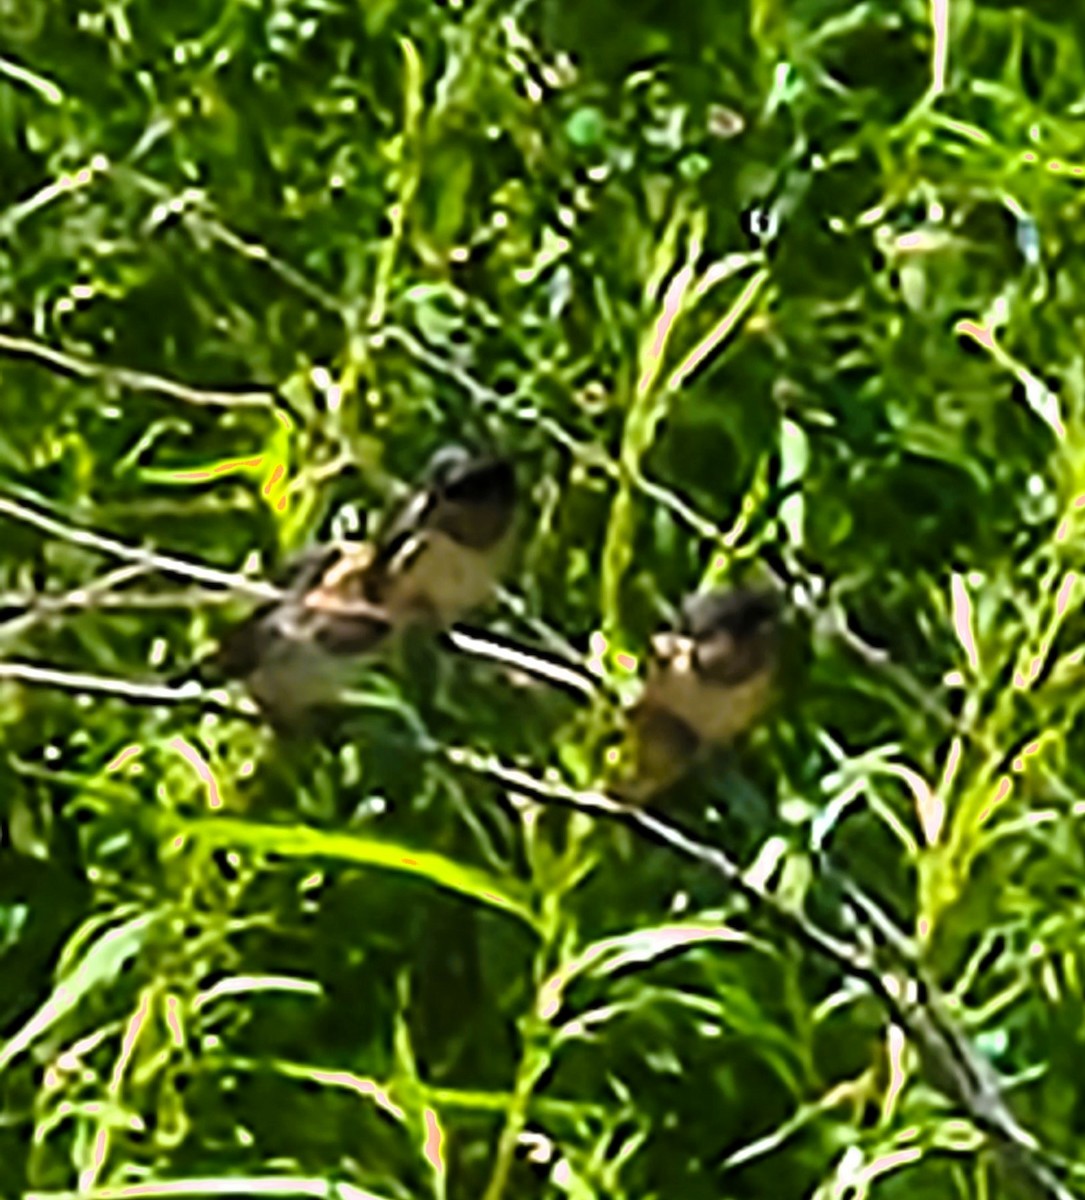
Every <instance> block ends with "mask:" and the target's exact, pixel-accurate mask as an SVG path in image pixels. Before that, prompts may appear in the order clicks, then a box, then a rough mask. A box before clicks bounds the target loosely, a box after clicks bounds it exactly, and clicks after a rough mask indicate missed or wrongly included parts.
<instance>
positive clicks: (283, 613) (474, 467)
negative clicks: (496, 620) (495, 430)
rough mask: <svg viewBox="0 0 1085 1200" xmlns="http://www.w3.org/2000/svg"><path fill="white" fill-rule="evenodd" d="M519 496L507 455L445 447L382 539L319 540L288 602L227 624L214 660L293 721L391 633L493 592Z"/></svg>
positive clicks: (449, 616)
mask: <svg viewBox="0 0 1085 1200" xmlns="http://www.w3.org/2000/svg"><path fill="white" fill-rule="evenodd" d="M516 499H517V489H516V477H515V472H514V470H513V467H512V464H511V463H510V462H508V460H506V459H503V458H498V457H482V456H476V455H472V454H470V453H469V452H468V451H467V450H465V449H463V448H462V447H459V446H446V447H444V448H442V449H441V450H439V451H438V452H437V453H436V454H435V455H434V456H433V458H432V459H431V460H430V463H429V465H428V467H427V469H426V472H425V475H424V477H423V480H422V483H421V486H420V487H418V488H417V489H416V490H415V491H414V492H413V493H412V495H411V496H410V497H409V498H408V499H407V500H406V502H405V503H404V504H403V505H402V507H401V508H400V509H399V510H398V511H397V512H396V513H395V514H394V516H393V517H392V519H391V520H390V521H389V522H388V523H387V524H386V526H385V528H384V529H383V530H382V531H381V532H380V533H379V535H378V537H377V539H376V541H375V542H374V543H361V544H358V543H335V544H332V545H327V546H315V547H312V548H311V549H310V550H308V551H305V552H304V553H303V554H302V555H300V556H299V557H298V558H296V559H295V560H293V562H292V563H290V564H288V566H287V568H286V570H287V572H289V576H290V577H289V582H288V583H287V585H286V590H285V594H284V596H283V597H282V599H280V600H278V601H274V602H272V603H271V604H268V605H264V606H262V607H261V608H260V609H258V610H257V611H256V612H255V613H253V614H252V615H251V616H249V617H248V618H246V619H245V620H244V621H242V622H241V623H240V624H238V625H237V626H235V627H234V628H233V629H231V630H229V631H228V632H227V633H226V635H225V636H224V637H223V639H222V641H221V642H220V644H219V648H218V650H217V652H216V653H215V654H214V655H213V656H212V659H211V663H212V665H213V666H214V667H215V668H216V669H217V670H218V671H220V672H221V673H222V674H224V675H226V676H227V677H230V678H240V679H243V680H244V682H245V684H246V687H247V688H248V690H249V692H250V693H251V694H252V696H253V698H254V699H255V700H256V702H257V704H258V705H259V706H260V708H261V710H262V711H263V712H264V714H265V715H266V716H267V717H268V719H269V720H270V721H271V722H272V723H273V724H275V725H277V726H280V727H291V726H296V725H297V724H298V723H299V721H300V720H301V719H303V718H304V716H305V715H306V714H307V713H309V712H310V711H312V710H313V709H314V708H318V707H321V706H323V705H326V704H330V703H334V702H335V700H336V699H337V698H338V696H339V694H340V693H341V692H342V690H343V688H344V687H345V686H346V685H347V684H348V683H349V680H350V677H351V676H352V674H354V673H355V672H356V670H357V664H358V661H359V660H360V659H361V658H364V657H365V656H366V655H369V654H371V653H373V652H374V651H376V650H377V649H378V648H380V647H381V646H382V645H383V643H384V642H385V640H386V639H387V638H388V637H389V635H392V634H395V633H397V632H399V631H400V630H402V629H403V628H405V627H406V626H408V625H412V624H419V623H424V624H427V625H430V626H433V627H436V628H441V629H444V628H447V627H448V626H449V625H451V624H453V623H454V622H455V621H457V620H458V619H459V618H460V617H461V616H463V615H465V614H466V613H467V612H469V611H470V610H471V609H473V608H475V607H477V606H478V605H479V604H481V603H483V602H484V601H485V600H486V599H487V598H488V597H489V595H490V593H491V591H492V589H493V586H494V583H495V580H496V577H497V574H498V573H499V572H500V570H501V568H502V566H503V564H504V561H505V559H506V557H507V554H508V551H509V544H510V542H511V535H512V526H513V520H514V517H515V510H516Z"/></svg>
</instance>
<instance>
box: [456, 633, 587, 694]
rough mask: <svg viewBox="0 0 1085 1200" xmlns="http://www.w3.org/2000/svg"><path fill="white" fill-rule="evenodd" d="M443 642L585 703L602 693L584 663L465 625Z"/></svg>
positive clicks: (460, 651) (463, 652) (468, 654)
mask: <svg viewBox="0 0 1085 1200" xmlns="http://www.w3.org/2000/svg"><path fill="white" fill-rule="evenodd" d="M444 641H445V642H446V643H447V644H448V645H449V646H450V648H451V649H453V650H455V651H457V652H458V653H460V654H465V655H467V656H469V657H471V658H481V659H484V660H486V661H487V662H492V663H496V664H497V665H498V666H502V667H506V668H508V669H509V670H513V671H520V672H522V673H523V674H525V675H530V676H531V677H532V678H533V679H537V680H539V681H540V682H541V683H547V684H550V685H551V686H552V687H557V688H561V689H562V690H563V691H568V692H573V693H575V694H576V695H578V696H580V697H582V698H583V699H585V700H592V699H594V698H595V697H596V696H597V695H598V694H599V691H600V687H601V681H600V680H598V679H596V678H595V676H594V675H592V674H591V672H590V671H588V669H587V668H586V667H584V666H583V665H582V664H581V663H578V662H572V661H570V660H568V659H565V658H561V657H559V656H558V655H556V654H551V653H549V652H548V651H545V650H539V649H535V648H533V647H531V646H526V645H524V644H523V643H522V642H519V641H515V640H514V639H512V638H504V637H499V636H498V635H497V634H493V633H490V632H488V631H487V630H482V629H470V628H469V627H467V626H466V625H454V626H453V627H452V628H451V629H450V630H449V631H448V633H447V634H446V635H445V638H444Z"/></svg>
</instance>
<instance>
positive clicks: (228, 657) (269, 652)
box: [208, 543, 394, 730]
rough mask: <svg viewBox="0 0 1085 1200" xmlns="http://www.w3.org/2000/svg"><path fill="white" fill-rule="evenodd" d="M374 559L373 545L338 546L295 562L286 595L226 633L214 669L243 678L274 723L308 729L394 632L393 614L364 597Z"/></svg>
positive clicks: (313, 550)
mask: <svg viewBox="0 0 1085 1200" xmlns="http://www.w3.org/2000/svg"><path fill="white" fill-rule="evenodd" d="M374 555H375V547H374V546H373V545H372V544H371V543H358V544H351V543H336V544H331V545H323V546H314V547H310V548H309V549H308V550H306V551H303V552H302V554H300V555H298V556H296V557H295V558H294V559H292V560H290V561H289V562H288V563H287V564H286V565H285V566H284V569H283V572H282V576H283V577H284V578H285V586H284V592H283V595H282V597H281V598H280V599H278V600H274V601H271V602H269V603H268V604H265V605H261V607H260V608H258V609H257V610H256V611H255V612H254V613H252V614H251V615H250V616H248V617H246V618H245V619H244V620H242V621H240V622H239V623H238V624H236V625H234V626H232V627H231V628H230V629H228V630H227V631H226V632H225V633H224V635H223V636H222V638H221V639H220V641H219V644H218V647H217V649H216V650H215V652H214V653H213V654H212V655H211V656H210V659H209V664H208V665H209V666H210V668H211V670H212V672H213V673H217V674H220V675H222V676H225V677H226V678H228V679H240V680H241V681H242V682H243V683H244V684H245V687H246V689H247V690H248V692H249V694H250V695H251V696H252V698H253V699H254V700H255V701H256V704H257V706H258V707H259V708H260V710H261V712H262V713H263V715H264V716H265V717H266V718H267V719H268V721H269V722H270V723H271V724H272V725H273V726H276V727H278V728H280V729H282V730H287V729H298V728H300V727H303V726H304V724H305V723H306V718H307V717H308V716H309V715H310V714H311V713H312V712H313V711H314V710H316V709H319V708H321V707H323V706H325V705H328V704H332V703H334V702H335V700H336V699H337V698H338V697H339V695H340V693H341V692H342V690H343V688H344V687H345V686H346V685H347V684H348V683H349V681H350V678H351V676H352V675H353V674H354V673H355V671H356V668H357V663H358V660H359V659H360V658H362V657H363V656H365V655H367V654H370V653H373V652H374V651H375V650H376V649H377V648H378V647H379V646H380V644H381V643H382V642H383V641H384V640H385V639H386V638H387V637H388V636H389V635H390V634H391V633H392V632H393V628H394V626H393V623H392V621H391V620H390V618H389V615H388V614H387V613H385V612H384V611H382V610H381V609H379V608H378V607H377V606H376V605H374V604H372V603H371V602H370V601H368V600H367V599H366V597H365V594H364V576H365V571H366V569H367V568H368V566H369V564H370V563H371V562H372V561H373V558H374Z"/></svg>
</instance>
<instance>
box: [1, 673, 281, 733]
mask: <svg viewBox="0 0 1085 1200" xmlns="http://www.w3.org/2000/svg"><path fill="white" fill-rule="evenodd" d="M0 680H10V681H11V682H12V683H22V684H26V685H28V686H30V687H46V688H53V689H55V690H57V691H62V692H73V693H76V694H80V695H89V696H116V697H117V698H118V699H120V700H127V701H129V702H131V703H133V704H167V705H168V704H189V703H191V702H192V701H194V700H199V701H200V702H201V704H203V706H204V707H205V708H209V709H213V710H214V711H216V712H220V713H222V714H224V715H225V716H231V717H238V718H240V719H241V720H245V721H257V720H259V719H260V715H259V712H258V710H257V709H256V708H255V706H253V705H252V704H250V703H249V702H248V701H241V702H239V703H237V704H227V703H224V702H222V701H220V700H218V699H217V698H216V697H215V696H213V695H211V694H209V693H208V691H207V690H206V689H205V688H204V687H202V686H201V685H200V684H199V683H197V682H195V681H193V680H188V681H186V682H184V683H180V684H176V685H174V684H168V683H140V682H137V681H136V680H133V679H118V678H117V677H115V676H112V675H90V674H87V673H85V672H82V671H65V670H62V669H61V668H59V667H46V666H39V665H37V664H35V663H25V662H0Z"/></svg>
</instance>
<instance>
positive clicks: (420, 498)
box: [366, 446, 517, 629]
mask: <svg viewBox="0 0 1085 1200" xmlns="http://www.w3.org/2000/svg"><path fill="white" fill-rule="evenodd" d="M516 503H517V486H516V472H515V470H514V468H513V465H512V463H511V462H510V461H509V460H508V459H506V458H499V457H489V456H474V455H472V454H470V453H469V452H468V451H467V450H465V449H463V447H461V446H445V447H443V448H442V449H441V450H438V451H437V453H436V454H435V455H434V456H433V457H432V459H431V460H430V462H429V464H428V466H427V468H426V472H425V475H424V477H423V483H422V486H421V488H420V489H419V490H418V491H417V492H416V493H415V494H414V495H412V496H411V497H410V498H409V499H408V500H407V501H406V502H405V503H404V505H403V506H402V508H401V509H399V511H398V512H397V513H395V515H394V516H393V517H392V519H391V520H390V521H389V522H388V524H387V526H386V527H385V529H384V530H383V531H382V533H381V534H380V535H379V536H378V538H377V552H376V556H375V558H374V561H373V564H372V567H371V569H370V570H369V571H368V573H367V580H366V595H367V597H368V598H369V599H370V600H371V601H372V602H373V603H375V604H378V605H380V606H382V607H384V608H386V609H387V610H388V611H389V612H390V613H391V614H392V618H393V620H394V621H395V623H396V624H397V625H404V624H409V623H412V622H415V621H422V622H425V623H427V624H431V625H435V626H437V627H438V628H442V629H446V628H448V626H450V625H452V624H453V623H454V622H456V621H458V620H459V619H460V618H461V617H463V616H465V615H466V614H467V613H468V612H470V611H471V610H472V609H474V608H477V607H478V606H479V605H480V604H483V603H484V602H485V601H486V600H487V599H489V597H490V594H491V593H492V591H493V587H494V584H495V582H496V580H497V578H498V576H499V575H500V574H501V572H502V570H503V568H504V566H505V563H506V560H507V558H508V553H509V550H510V546H511V542H512V529H513V523H514V518H515V515H516Z"/></svg>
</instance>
